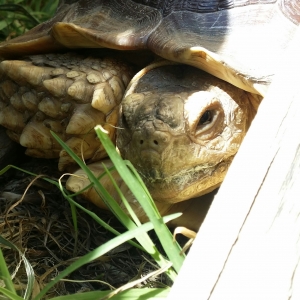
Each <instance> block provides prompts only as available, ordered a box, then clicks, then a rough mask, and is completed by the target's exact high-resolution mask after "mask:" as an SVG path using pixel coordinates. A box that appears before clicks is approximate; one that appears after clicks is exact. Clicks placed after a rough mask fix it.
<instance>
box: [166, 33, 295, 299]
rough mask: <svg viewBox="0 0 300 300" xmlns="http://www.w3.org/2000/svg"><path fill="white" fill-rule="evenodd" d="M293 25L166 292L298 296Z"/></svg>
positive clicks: (172, 294) (237, 296) (205, 296)
mask: <svg viewBox="0 0 300 300" xmlns="http://www.w3.org/2000/svg"><path fill="white" fill-rule="evenodd" d="M299 53H300V30H299V29H298V32H297V34H296V36H295V38H294V41H293V43H292V45H291V46H290V47H289V49H288V50H287V52H286V55H285V57H279V58H278V61H279V63H280V62H281V64H280V66H279V69H278V72H277V74H276V77H275V79H274V81H273V83H272V86H271V87H270V90H269V92H268V95H267V97H266V98H265V99H264V101H263V103H262V104H261V106H260V108H259V111H258V114H257V117H256V118H255V120H254V122H253V124H252V126H251V128H250V130H249V133H248V134H247V137H246V138H245V140H244V142H243V145H242V147H241V149H240V151H239V153H238V155H237V156H236V158H235V159H234V162H233V164H232V166H231V168H230V170H229V172H228V175H227V177H226V179H225V181H224V183H223V184H222V187H221V189H220V191H219V193H218V194H217V196H216V199H215V200H214V203H213V205H212V207H211V209H210V211H209V213H208V216H207V218H206V220H205V222H204V224H203V226H202V227H201V229H200V232H199V233H198V236H197V239H196V241H195V243H194V245H193V247H192V249H191V251H190V254H189V255H188V257H187V260H186V262H185V264H184V266H183V268H182V271H181V272H180V274H179V276H178V280H177V281H176V282H175V284H174V286H173V288H172V290H171V292H170V295H169V299H182V298H183V297H188V299H214V300H216V299H230V300H233V299H243V300H244V299H251V300H252V299H255V300H257V299H272V300H274V299H300V270H299V267H298V263H299V261H300V243H299V237H300V218H299V215H300V76H299V72H300V55H299Z"/></svg>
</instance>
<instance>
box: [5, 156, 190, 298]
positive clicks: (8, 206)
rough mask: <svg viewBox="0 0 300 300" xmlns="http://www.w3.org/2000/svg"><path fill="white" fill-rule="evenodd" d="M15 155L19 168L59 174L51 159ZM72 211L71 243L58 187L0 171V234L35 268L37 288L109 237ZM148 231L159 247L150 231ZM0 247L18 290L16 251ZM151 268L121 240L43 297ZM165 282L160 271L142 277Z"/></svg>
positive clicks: (115, 282)
mask: <svg viewBox="0 0 300 300" xmlns="http://www.w3.org/2000/svg"><path fill="white" fill-rule="evenodd" d="M21 152H22V151H21ZM15 157H16V156H15ZM17 157H18V159H16V160H15V165H17V166H18V167H21V168H22V169H26V170H28V171H31V172H33V173H36V174H45V175H47V176H50V177H51V178H56V179H57V178H59V176H60V175H61V174H60V173H59V172H58V171H57V164H56V162H55V161H53V160H44V159H33V158H29V157H26V156H23V155H22V154H18V155H17ZM25 191H26V193H25V195H24V192H25ZM22 195H24V197H23V196H22ZM77 200H78V202H79V203H80V204H82V205H83V206H84V207H86V208H89V209H90V210H92V211H94V212H96V213H97V214H98V216H100V217H101V218H103V219H104V220H105V221H106V222H108V223H109V224H110V225H112V226H113V227H114V228H115V229H117V230H118V231H120V232H122V231H124V230H125V229H124V228H123V226H122V225H121V224H119V222H118V221H117V220H116V219H115V218H114V217H113V216H112V215H111V214H110V213H109V212H106V211H103V210H100V209H98V208H97V207H95V206H94V205H93V204H91V203H88V202H86V201H84V200H82V199H80V198H79V197H78V199H77ZM77 213H78V222H79V224H78V242H77V244H76V239H75V236H76V234H75V231H74V227H73V223H72V216H71V210H70V206H69V204H68V201H67V200H66V199H64V198H63V196H62V195H61V193H60V191H59V190H58V188H56V187H55V186H53V185H51V184H49V183H47V182H45V181H44V180H42V179H34V177H32V176H29V175H27V174H25V173H23V172H21V171H18V170H14V169H10V170H9V171H8V172H6V173H5V174H3V175H1V176H0V234H1V236H2V237H4V238H5V239H7V240H9V241H10V242H12V243H14V244H15V245H16V246H17V247H18V248H19V249H20V250H21V251H22V252H23V253H25V256H26V258H27V259H28V260H29V261H30V263H31V265H32V266H33V269H34V271H35V276H36V287H35V288H36V290H37V291H38V290H39V289H42V288H43V286H44V285H45V284H46V283H47V282H49V281H50V280H51V278H53V277H55V276H56V275H57V274H58V273H59V272H60V271H61V270H63V269H65V268H66V267H67V266H68V265H69V264H71V263H72V262H73V261H74V260H75V259H76V258H77V257H80V256H82V255H84V254H86V253H87V252H89V251H90V250H93V249H94V248H96V247H98V246H99V245H101V244H103V243H105V242H106V241H107V240H109V239H111V238H112V237H113V234H111V233H110V232H107V231H106V230H105V229H104V228H103V227H101V226H100V225H99V224H97V223H96V222H95V221H94V220H93V219H92V218H91V217H90V216H88V215H87V214H85V213H84V212H82V211H80V210H78V211H77ZM151 237H152V238H153V240H154V242H155V243H156V244H157V245H158V247H160V246H159V243H158V241H157V238H156V236H155V234H154V233H152V234H151ZM185 241H186V239H184V238H182V243H184V242H185ZM2 250H3V252H4V255H5V259H6V262H7V265H8V267H9V270H10V272H11V274H13V276H14V282H15V284H16V286H17V289H19V290H24V288H25V285H26V281H27V279H26V273H25V269H24V265H23V264H22V263H20V257H19V254H18V253H17V251H12V250H11V249H7V248H5V247H3V248H2ZM160 250H161V249H160ZM161 251H162V250H161ZM155 269H156V266H155V263H154V262H153V260H152V259H151V257H149V256H148V255H146V254H145V253H144V252H142V251H140V250H138V249H136V248H134V247H132V246H130V245H129V244H123V245H122V246H120V247H118V248H116V249H114V250H113V251H111V252H109V253H107V255H105V256H103V257H100V258H99V259H97V260H96V261H94V262H93V263H90V264H88V265H85V266H83V267H82V268H80V269H79V270H77V271H75V272H73V273H72V274H71V276H69V278H68V280H66V281H61V282H60V283H59V284H58V285H56V286H55V288H54V289H52V290H51V291H50V293H49V294H48V296H47V298H50V297H53V296H58V295H64V294H69V293H76V292H83V291H92V290H108V289H112V288H117V287H119V286H121V285H123V284H125V283H127V282H129V281H132V280H134V279H137V278H140V277H142V276H144V275H146V274H148V273H149V272H151V271H153V270H155ZM171 284H172V283H171V282H170V281H169V280H168V278H167V276H165V275H164V274H163V275H159V277H155V278H151V279H149V280H148V281H146V282H144V283H143V285H148V286H151V287H163V286H166V285H169V286H170V285H171ZM21 294H22V292H21Z"/></svg>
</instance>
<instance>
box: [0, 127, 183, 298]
mask: <svg viewBox="0 0 300 300" xmlns="http://www.w3.org/2000/svg"><path fill="white" fill-rule="evenodd" d="M96 132H97V135H98V137H99V139H100V141H101V142H102V144H103V145H104V147H105V149H106V151H107V153H108V155H109V157H110V159H111V160H112V162H113V163H114V166H115V168H116V170H117V171H118V173H119V174H120V176H121V177H122V179H123V180H124V182H125V183H126V184H127V185H128V187H129V188H130V190H131V192H132V193H133V194H134V195H135V198H136V199H137V200H138V201H139V203H140V205H141V206H142V208H143V209H144V210H145V212H146V214H147V216H148V217H149V219H150V222H147V223H145V224H141V223H140V222H139V220H138V218H137V216H135V213H134V211H133V210H131V209H130V204H129V203H126V205H125V206H126V207H128V213H127V214H126V213H125V212H124V211H123V210H122V209H121V208H120V207H119V205H118V204H117V203H116V201H115V200H114V199H113V198H112V197H111V196H110V195H109V194H108V193H107V191H106V189H105V187H103V186H102V185H101V184H100V183H99V181H98V178H96V177H95V176H94V175H93V173H91V172H90V171H89V169H88V167H87V166H86V165H85V164H84V162H83V161H82V160H81V159H80V158H78V157H77V156H76V155H75V154H74V153H72V152H71V150H70V149H69V148H68V147H67V146H66V145H65V144H64V143H63V142H62V141H61V140H60V139H59V138H58V137H57V136H56V135H55V134H53V135H54V137H55V138H56V139H57V141H58V142H59V143H60V144H61V145H62V147H63V148H64V149H65V150H66V151H67V152H68V153H69V155H71V156H72V157H73V159H74V160H75V161H76V162H77V163H78V164H79V166H80V167H81V168H83V169H84V170H85V172H86V174H87V175H88V177H89V180H90V182H91V185H93V187H94V188H95V189H96V191H97V192H98V193H99V195H100V196H101V197H102V199H104V201H105V203H107V206H108V207H110V208H111V210H112V212H113V214H114V215H115V216H116V217H117V219H118V220H119V221H120V222H121V223H122V224H123V225H124V227H125V228H126V229H125V231H124V232H122V233H121V232H119V231H118V230H116V229H115V228H113V227H112V226H110V225H109V224H108V223H107V222H105V221H104V220H102V219H101V218H100V217H99V216H98V215H97V214H95V213H94V212H92V211H90V210H88V209H86V208H84V207H82V205H80V204H79V203H78V202H77V201H75V200H74V199H76V196H77V195H78V193H76V194H71V193H70V192H68V191H67V190H66V189H65V188H64V186H63V183H62V180H58V181H57V180H53V179H51V178H48V177H46V176H45V177H43V180H44V181H46V182H48V183H50V184H52V185H55V186H56V187H58V188H59V189H60V191H61V193H62V195H63V197H64V198H65V199H67V200H68V202H69V204H70V206H71V212H72V223H73V226H74V239H75V240H76V239H78V231H79V230H80V229H78V215H79V214H78V212H80V211H81V212H82V211H83V212H84V213H85V214H87V215H89V216H90V217H92V218H93V219H94V220H95V221H96V222H97V223H98V224H100V225H101V226H104V227H105V228H107V229H108V230H109V231H111V232H112V233H113V234H114V235H115V237H112V238H111V239H110V240H108V241H106V242H105V243H104V244H100V245H98V246H96V247H95V248H94V249H92V250H90V251H88V252H87V253H85V254H83V255H81V256H80V257H77V258H76V260H74V262H72V263H71V264H70V265H69V266H67V267H66V268H65V269H63V270H61V271H60V272H58V274H57V276H55V277H54V278H52V280H51V281H50V282H48V283H47V284H45V286H43V288H41V289H40V290H39V291H38V292H36V291H35V292H34V286H35V283H34V281H35V274H33V271H32V270H33V268H32V267H30V264H29V266H28V261H27V259H26V255H24V253H23V252H22V251H21V250H19V249H18V248H17V247H16V246H14V245H13V244H12V243H11V242H9V241H7V240H6V239H4V238H2V239H1V240H0V244H2V245H3V246H5V247H6V248H7V247H9V248H12V249H15V250H17V251H19V255H20V257H21V258H22V259H21V261H23V263H24V264H25V265H26V266H27V267H26V278H27V283H28V284H27V285H26V288H25V291H24V290H23V291H22V293H21V295H22V297H24V299H30V298H31V297H32V294H33V292H34V297H33V299H35V300H39V299H44V297H46V296H47V293H48V292H49V291H51V290H52V289H53V288H54V287H55V286H56V285H57V284H59V283H60V281H61V280H65V279H66V278H67V276H68V275H70V274H71V273H73V272H74V271H76V270H77V269H78V268H80V267H82V266H84V265H86V264H90V263H92V262H93V261H95V260H99V259H101V258H104V257H105V255H106V254H107V253H109V252H110V251H112V250H113V249H115V248H117V247H119V246H120V245H121V244H123V243H124V242H130V243H131V245H133V246H135V247H137V248H138V249H139V250H141V251H142V252H145V253H147V254H148V255H150V256H151V257H152V260H153V261H155V262H156V264H157V268H156V270H154V271H153V272H149V274H148V275H147V276H148V277H151V276H157V275H158V274H160V273H162V272H165V273H166V274H167V276H168V277H169V278H170V280H171V281H174V279H175V278H176V276H177V273H178V272H179V270H180V268H181V266H182V264H183V261H184V255H181V254H180V251H181V247H180V246H179V245H178V244H177V243H174V242H173V238H172V234H171V232H170V231H169V229H168V227H167V226H166V225H165V223H166V222H168V221H169V220H172V219H174V218H176V217H178V216H179V215H180V214H173V215H170V216H166V217H163V218H162V217H161V216H160V214H159V212H158V210H157V208H156V206H155V203H154V202H153V200H152V198H151V196H150V194H149V192H148V191H147V189H146V187H145V185H144V184H143V182H142V180H141V179H140V177H139V175H138V174H137V172H136V171H135V169H134V167H133V166H132V165H131V164H130V163H129V162H128V161H124V160H122V159H121V157H120V156H119V154H118V153H117V152H116V150H115V147H114V145H113V143H112V142H111V141H110V139H109V138H108V136H107V135H106V133H104V132H103V130H102V128H101V127H100V126H97V128H96ZM9 168H10V166H8V167H7V168H5V169H4V170H2V171H1V172H0V174H3V173H4V172H6V171H7V170H8V169H9ZM31 175H34V174H31ZM101 176H110V170H106V171H105V174H102V175H101ZM111 180H112V184H113V185H115V187H116V188H117V189H118V187H117V185H116V183H115V182H114V179H113V178H112V177H111ZM119 193H121V191H120V190H119ZM121 198H122V199H123V201H124V202H127V200H126V198H125V197H124V195H121ZM129 214H131V218H130V217H129V216H128V215H129ZM152 229H154V230H155V232H156V235H157V237H158V239H159V240H160V242H161V244H162V247H163V249H164V253H166V255H167V258H166V257H165V256H164V255H162V254H161V252H160V251H159V250H158V249H157V247H156V245H155V242H153V241H152V237H150V236H149V235H148V234H147V232H148V231H149V230H152ZM134 238H135V240H136V241H134V240H133V239H134ZM75 244H78V243H77V242H76V243H75ZM9 274H11V271H9V269H8V268H7V267H6V263H5V260H4V257H3V255H2V254H1V253H0V277H1V279H3V282H4V284H3V285H4V287H0V293H2V294H3V295H5V296H6V297H8V298H9V299H23V298H20V296H19V295H20V292H19V293H17V292H16V289H15V288H14V286H15V284H16V283H15V281H14V280H12V279H11V275H9ZM147 276H145V278H143V279H141V278H138V279H137V280H136V281H133V282H129V283H127V284H125V285H123V286H120V287H119V288H117V289H115V290H108V291H107V290H106V291H103V290H102V291H86V292H85V293H80V299H95V298H97V299H98V298H99V299H109V298H111V297H114V298H115V299H119V297H121V298H120V299H126V298H128V299H136V298H137V297H140V298H139V299H150V298H151V299H155V298H156V297H158V298H166V297H167V294H168V291H169V289H168V288H167V287H166V288H160V287H155V288H142V289H135V288H134V287H135V286H139V284H140V282H141V281H143V280H145V279H146V277H147ZM148 277H147V278H148ZM74 297H75V294H72V295H70V296H58V297H51V299H66V300H67V299H75V298H74Z"/></svg>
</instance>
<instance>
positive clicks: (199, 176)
mask: <svg viewBox="0 0 300 300" xmlns="http://www.w3.org/2000/svg"><path fill="white" fill-rule="evenodd" d="M233 157H234V156H230V157H228V158H227V159H225V160H223V161H221V162H219V163H217V164H215V165H197V166H195V167H192V168H189V169H185V170H182V171H180V172H178V173H177V174H174V175H171V176H166V177H162V176H159V174H158V172H153V173H152V176H149V173H148V174H147V175H148V176H147V175H145V174H144V173H143V172H139V173H140V175H141V177H142V178H143V180H144V182H145V184H146V186H147V187H148V189H149V192H150V193H151V195H152V197H153V199H154V200H155V201H162V202H170V203H176V202H179V201H184V200H188V199H191V198H195V197H198V196H201V195H204V194H206V193H209V192H210V191H212V190H214V189H215V188H217V187H218V186H219V185H220V184H221V182H222V181H223V180H224V177H225V175H226V173H227V170H228V168H229V165H230V164H231V162H232V160H233ZM153 175H154V176H153Z"/></svg>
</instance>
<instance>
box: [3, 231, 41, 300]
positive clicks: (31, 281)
mask: <svg viewBox="0 0 300 300" xmlns="http://www.w3.org/2000/svg"><path fill="white" fill-rule="evenodd" d="M0 244H3V245H5V246H7V247H9V248H11V249H14V250H16V251H18V252H19V254H20V257H22V260H23V263H24V266H25V270H26V275H27V286H26V290H25V294H24V299H25V300H27V299H29V298H30V295H31V293H32V290H33V285H34V281H35V278H34V271H33V268H32V266H31V264H30V263H29V261H28V260H27V259H26V257H25V255H24V254H23V253H22V252H21V251H20V250H19V249H18V247H17V246H15V245H14V244H13V243H11V242H10V241H8V240H6V239H5V238H3V237H2V236H0ZM0 254H1V256H0V274H1V277H3V278H2V279H3V280H4V282H5V284H6V287H7V288H8V289H9V290H10V291H11V292H15V290H14V287H13V283H12V281H11V279H10V274H9V272H8V269H7V267H6V263H5V261H4V258H3V255H2V251H1V249H0ZM6 280H7V281H6Z"/></svg>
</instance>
